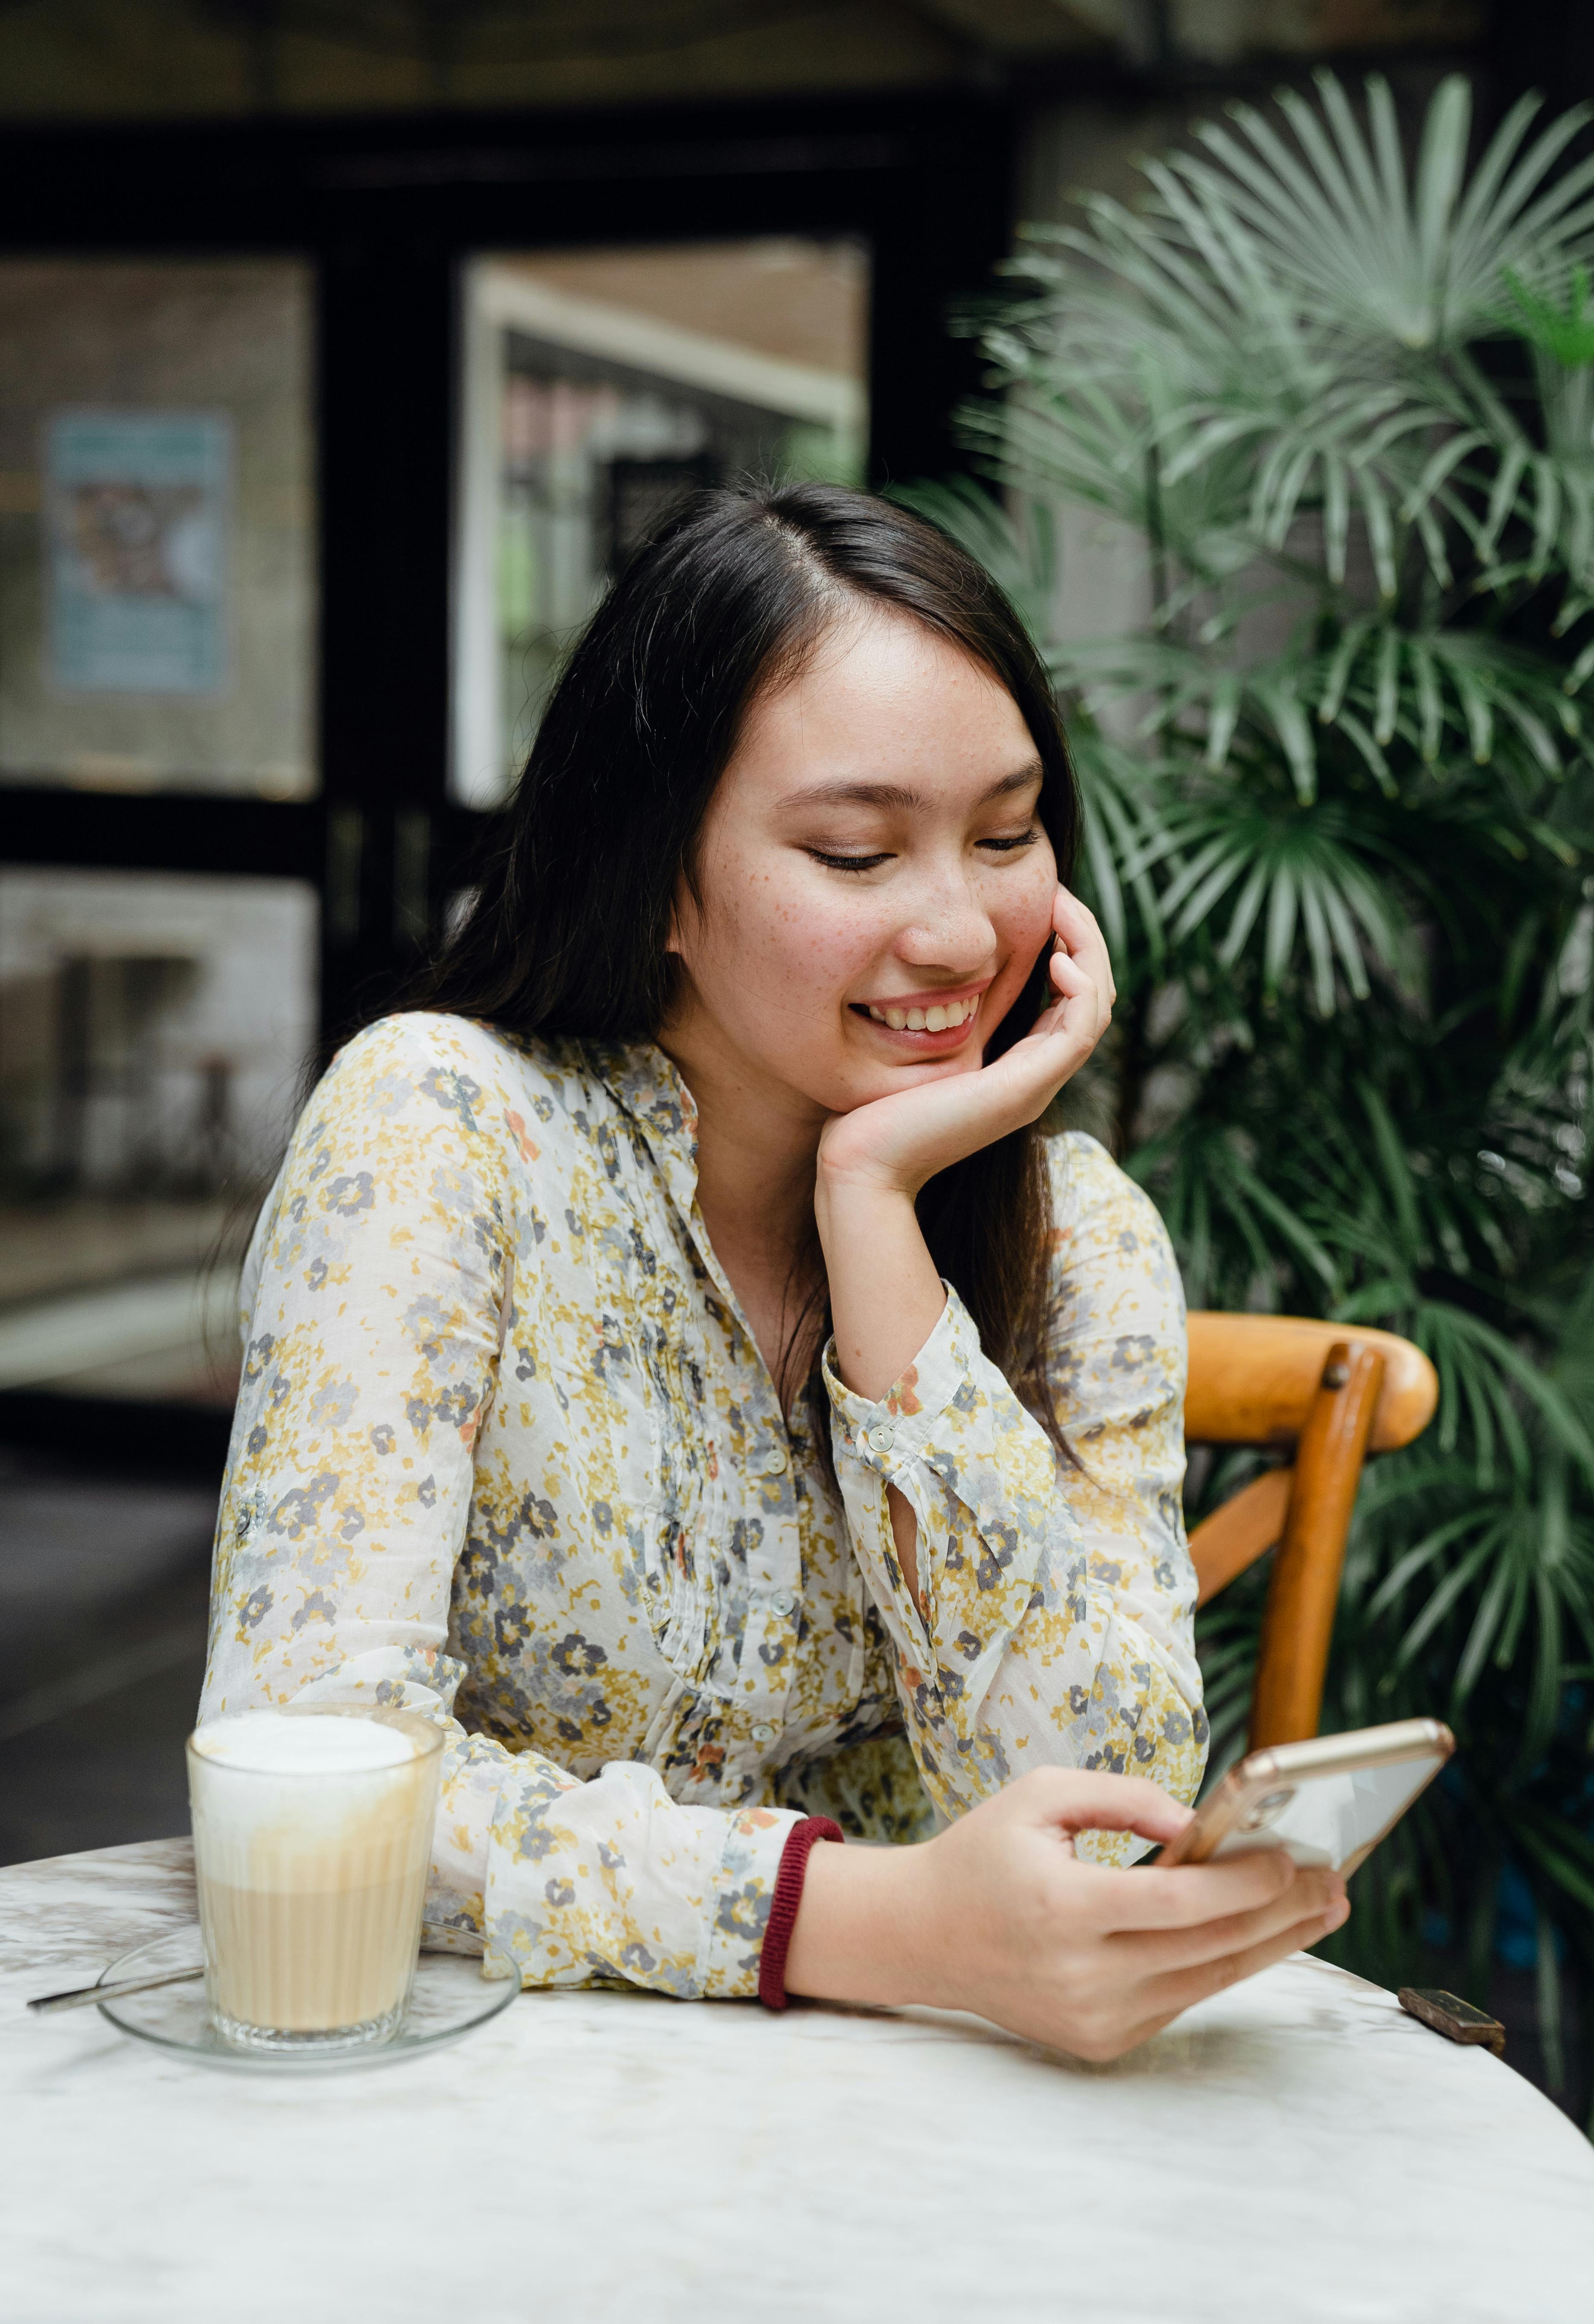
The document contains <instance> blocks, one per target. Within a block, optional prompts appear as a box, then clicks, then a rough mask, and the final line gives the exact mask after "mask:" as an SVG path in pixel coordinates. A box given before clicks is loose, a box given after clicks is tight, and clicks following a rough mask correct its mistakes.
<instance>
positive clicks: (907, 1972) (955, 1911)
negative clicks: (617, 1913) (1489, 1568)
mask: <svg viewBox="0 0 1594 2324" xmlns="http://www.w3.org/2000/svg"><path fill="white" fill-rule="evenodd" d="M1189 1821H1191V1812H1190V1810H1189V1809H1188V1808H1183V1807H1181V1806H1180V1805H1179V1803H1178V1802H1177V1801H1175V1800H1172V1799H1170V1798H1169V1796H1168V1794H1166V1793H1165V1792H1163V1791H1160V1790H1159V1789H1158V1788H1157V1786H1156V1785H1155V1784H1150V1783H1146V1782H1145V1781H1143V1780H1142V1779H1141V1778H1139V1777H1137V1776H1132V1775H1102V1774H1086V1773H1082V1772H1080V1771H1079V1770H1075V1769H1067V1768H1042V1769H1037V1770H1036V1771H1035V1772H1033V1774H1030V1775H1024V1776H1022V1777H1020V1778H1019V1780H1018V1781H1017V1782H1016V1783H1013V1784H1009V1785H1008V1786H1007V1787H1006V1790H1005V1791H1003V1792H1002V1793H1000V1794H998V1795H997V1796H996V1798H995V1799H991V1800H987V1801H986V1802H985V1803H983V1804H982V1805H981V1806H979V1807H978V1808H976V1809H974V1810H972V1811H971V1812H970V1813H969V1814H968V1815H966V1816H963V1817H961V1818H960V1819H959V1821H958V1822H957V1823H955V1824H953V1825H951V1826H950V1827H949V1829H948V1830H947V1831H943V1832H941V1833H938V1835H937V1836H936V1838H935V1839H934V1840H927V1841H924V1842H923V1843H922V1844H921V1845H920V1846H918V1847H915V1848H905V1849H848V1848H816V1849H813V1851H812V1853H811V1855H810V1857H809V1859H808V1868H807V1880H806V1885H805V1886H804V1890H803V1896H802V1906H801V1909H800V1910H799V1913H798V1916H797V1925H796V1927H795V1929H794V1930H793V1932H792V1945H791V1950H790V1952H789V1953H788V1956H787V1962H786V1985H787V1988H788V1990H789V1991H791V1992H792V1993H804V1994H810V1995H812V1996H813V1997H816V1998H822V1999H829V2000H838V2001H854V2002H874V2003H878V2004H885V2005H894V2006H903V2005H906V2004H910V2003H915V2002H917V2003H922V2004H927V2005H930V2006H935V2007H939V2008H947V2009H969V2010H973V2011H975V2012H977V2013H978V2015H980V2016H982V2017H987V2018H989V2019H991V2020H992V2021H993V2022H994V2023H995V2024H998V2025H1003V2026H1006V2028H1007V2030H1008V2031H1009V2032H1010V2033H1018V2034H1022V2035H1024V2036H1025V2037H1026V2038H1028V2039H1029V2040H1032V2041H1036V2042H1044V2043H1048V2044H1050V2045H1051V2046H1052V2047H1053V2048H1055V2049H1060V2050H1066V2051H1068V2052H1070V2053H1071V2054H1072V2055H1073V2056H1074V2057H1077V2058H1083V2059H1087V2060H1089V2061H1093V2062H1098V2063H1100V2062H1103V2061H1107V2060H1108V2059H1112V2058H1117V2057H1121V2056H1122V2055H1123V2054H1124V2052H1126V2051H1127V2050H1132V2049H1134V2048H1135V2045H1136V2043H1141V2042H1144V2041H1145V2040H1146V2039H1147V2038H1148V2036H1150V2035H1151V2034H1153V2033H1157V2032H1158V2031H1160V2029H1161V2028H1162V2027H1163V2026H1164V2025H1166V2024H1169V2023H1170V2021H1171V2020H1172V2019H1173V2018H1175V2017H1177V2016H1178V2015H1180V2014H1181V2013H1182V2011H1184V2010H1186V2009H1189V2008H1190V2007H1191V2006H1192V2005H1193V2004H1194V2003H1196V2002H1198V2001H1203V2000H1205V1999H1206V1998H1207V1997H1208V1996H1209V1995H1210V1994H1214V1993H1218V1992H1220V1991H1221V1990H1222V1989H1223V1987H1226V1986H1229V1985H1236V1984H1237V1983H1238V1982H1239V1981H1240V1979H1241V1978H1246V1977H1251V1976H1254V1975H1255V1974H1256V1971H1257V1970H1258V1969H1266V1968H1268V1967H1269V1966H1270V1965H1271V1964H1272V1963H1273V1962H1274V1961H1276V1960H1283V1959H1284V1956H1285V1955H1286V1954H1288V1953H1292V1952H1297V1951H1299V1950H1301V1949H1302V1947H1303V1946H1307V1945H1312V1944H1316V1943H1317V1942H1318V1941H1319V1939H1320V1938H1322V1937H1325V1936H1327V1935H1328V1934H1329V1933H1330V1932H1331V1931H1332V1930H1334V1929H1337V1928H1339V1926H1340V1924H1341V1923H1343V1922H1344V1920H1345V1918H1346V1916H1347V1914H1348V1912H1349V1910H1350V1907H1349V1904H1348V1902H1347V1900H1346V1895H1345V1884H1344V1882H1343V1881H1342V1880H1341V1879H1340V1878H1339V1875H1338V1874H1337V1873H1334V1872H1330V1871H1327V1870H1323V1869H1319V1868H1315V1867H1314V1868H1311V1869H1301V1868H1298V1867H1296V1866H1295V1865H1294V1864H1293V1862H1292V1861H1291V1859H1290V1858H1288V1857H1287V1856H1286V1855H1285V1854H1284V1851H1283V1850H1282V1849H1267V1850H1265V1851H1258V1852H1257V1853H1256V1854H1252V1855H1246V1856H1240V1857H1236V1858H1231V1859H1229V1860H1227V1861H1225V1862H1223V1863H1219V1864H1192V1865H1179V1866H1170V1867H1158V1866H1149V1867H1135V1868H1131V1869H1129V1870H1126V1871H1120V1870H1117V1869H1114V1868H1111V1867H1105V1866H1100V1865H1094V1864H1086V1863H1082V1862H1081V1861H1080V1858H1078V1857H1077V1856H1076V1854H1075V1852H1074V1846H1073V1841H1074V1836H1075V1835H1076V1833H1078V1832H1080V1831H1093V1830H1104V1831H1133V1832H1136V1833H1138V1834H1139V1835H1140V1836H1141V1837H1142V1838H1143V1839H1145V1840H1159V1841H1162V1842H1164V1843H1166V1842H1168V1841H1171V1840H1175V1839H1176V1838H1177V1837H1178V1835H1179V1834H1180V1833H1181V1832H1182V1831H1183V1830H1184V1828H1185V1826H1186V1825H1187V1824H1188V1823H1189Z"/></svg>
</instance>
